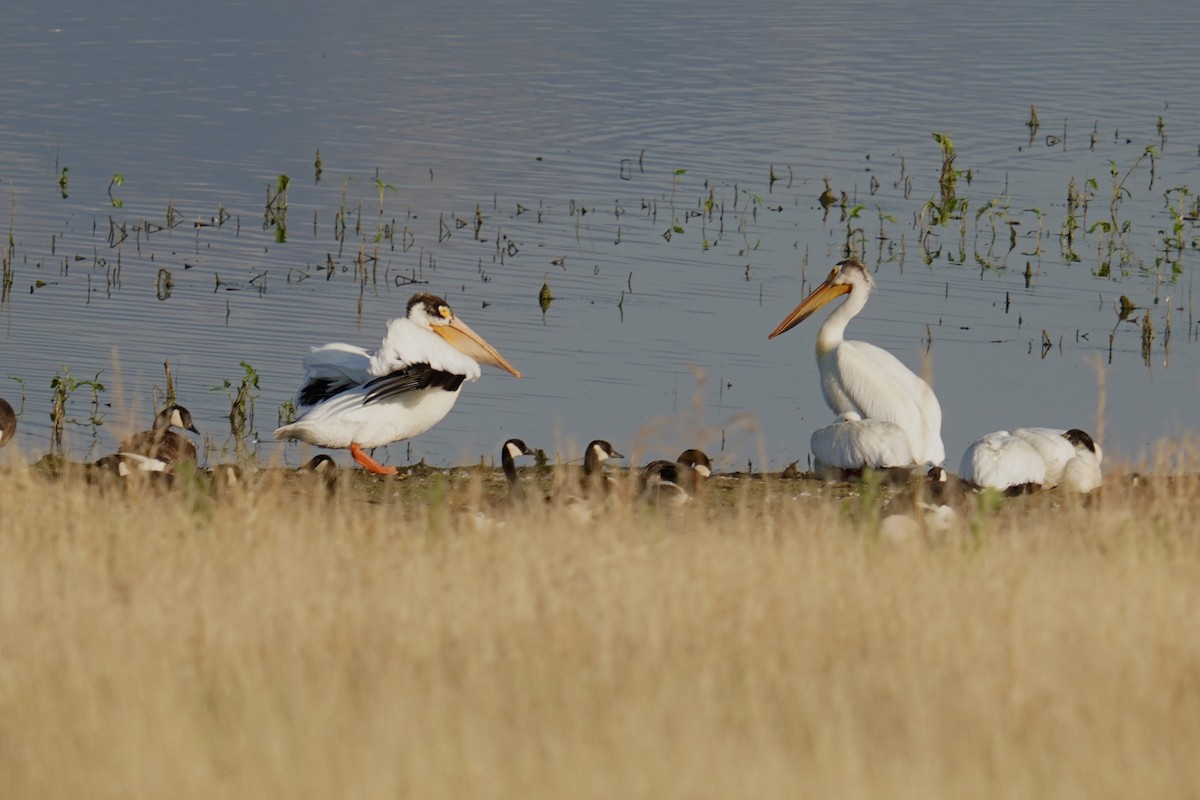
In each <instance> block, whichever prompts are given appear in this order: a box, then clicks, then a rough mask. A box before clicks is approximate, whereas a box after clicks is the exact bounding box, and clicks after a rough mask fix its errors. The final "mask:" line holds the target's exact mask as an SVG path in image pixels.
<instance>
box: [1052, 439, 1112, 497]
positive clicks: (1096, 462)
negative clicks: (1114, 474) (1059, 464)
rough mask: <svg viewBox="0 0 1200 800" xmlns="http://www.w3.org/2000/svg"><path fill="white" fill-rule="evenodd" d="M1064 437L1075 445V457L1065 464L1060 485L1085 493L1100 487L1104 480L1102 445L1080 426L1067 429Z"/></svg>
mask: <svg viewBox="0 0 1200 800" xmlns="http://www.w3.org/2000/svg"><path fill="white" fill-rule="evenodd" d="M1063 438H1064V439H1066V440H1067V441H1069V442H1071V444H1072V445H1073V446H1074V447H1075V457H1074V458H1072V459H1071V460H1070V461H1068V462H1067V463H1066V465H1065V466H1063V471H1062V478H1061V479H1060V481H1059V485H1060V486H1062V487H1063V488H1064V489H1070V490H1071V491H1073V492H1083V493H1084V494H1086V493H1088V492H1090V491H1092V490H1094V489H1098V488H1100V484H1101V482H1102V481H1103V475H1102V474H1101V472H1100V460H1101V459H1102V458H1103V457H1104V453H1103V451H1102V450H1101V449H1100V445H1098V444H1096V443H1095V442H1093V441H1092V437H1091V436H1089V435H1088V434H1087V433H1085V432H1084V431H1081V430H1080V429H1079V428H1071V429H1070V430H1069V431H1066V432H1065V433H1063Z"/></svg>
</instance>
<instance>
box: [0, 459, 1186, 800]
mask: <svg viewBox="0 0 1200 800" xmlns="http://www.w3.org/2000/svg"><path fill="white" fill-rule="evenodd" d="M2 480H3V491H0V527H2V532H0V797H4V798H47V799H50V798H80V797H88V798H131V797H173V798H187V797H203V798H213V797H286V798H330V797H354V798H385V797H386V798H397V797H414V798H440V797H447V798H451V797H452V798H462V797H514V798H537V797H571V798H605V800H609V799H611V798H632V797H646V798H650V797H653V798H663V797H689V798H705V797H714V798H718V797H719V798H731V797H758V798H763V797H822V798H881V797H912V798H922V799H927V798H931V797H1013V798H1017V797H1020V798H1027V797H1039V798H1060V797H1062V798H1065V797H1080V798H1089V800H1096V798H1128V797H1173V798H1175V797H1189V796H1194V793H1195V791H1196V787H1197V786H1200V758H1197V754H1198V753H1200V534H1198V533H1197V531H1196V520H1197V510H1198V507H1200V486H1198V485H1197V484H1196V483H1194V482H1189V481H1177V482H1173V483H1167V482H1165V481H1160V482H1145V481H1143V482H1142V484H1141V485H1139V486H1138V487H1137V488H1136V489H1129V488H1126V487H1125V486H1123V485H1122V484H1121V482H1120V481H1113V482H1112V485H1110V486H1107V487H1106V488H1105V489H1104V491H1103V493H1102V495H1101V496H1100V497H1098V498H1095V499H1094V500H1092V501H1091V502H1089V503H1083V502H1079V501H1076V500H1071V499H1069V498H1067V499H1064V498H1062V497H1058V496H1056V495H1053V494H1048V495H1044V496H1041V497H1036V498H1033V499H1030V500H1020V501H1013V502H1010V503H1008V504H1006V505H1005V506H1004V507H1003V508H1002V509H1000V510H999V511H996V512H993V513H989V514H982V515H978V516H972V517H971V518H970V519H968V521H967V523H966V524H965V525H964V529H963V530H961V531H957V532H954V533H952V534H950V535H946V536H932V537H930V538H928V539H917V540H913V541H909V542H906V543H903V544H894V543H890V542H888V541H885V540H882V539H881V538H880V537H879V536H878V535H877V534H876V530H875V528H876V523H875V522H874V520H875V519H876V518H877V514H876V512H875V510H874V506H873V505H871V504H868V503H865V502H863V501H862V500H861V499H860V498H857V497H854V496H850V497H848V498H845V499H836V498H834V497H833V496H831V495H827V494H825V493H824V492H823V491H821V489H820V487H817V488H816V489H814V487H812V485H810V484H806V483H803V482H798V481H777V482H774V483H771V484H767V485H763V484H761V483H760V482H756V481H750V480H743V481H742V482H741V483H739V484H733V483H732V482H731V483H729V484H725V485H726V486H727V487H728V486H734V487H735V488H725V489H722V488H721V486H722V484H719V483H718V484H717V485H716V486H714V487H713V491H712V494H713V496H712V497H711V498H710V502H709V503H708V504H707V508H701V507H696V508H685V509H681V510H680V511H679V513H658V512H654V511H649V510H645V509H638V510H636V511H630V510H627V509H625V510H622V509H620V508H617V509H615V510H611V511H610V512H609V513H607V514H605V515H602V517H601V518H600V519H599V520H598V521H597V522H595V523H593V524H590V525H584V524H580V523H578V522H574V521H572V519H573V517H571V515H570V514H569V513H568V512H567V511H565V510H563V509H561V508H553V507H552V508H549V509H542V508H540V507H539V508H537V509H536V510H535V511H533V512H528V513H524V514H520V515H518V516H515V517H513V518H511V519H509V520H508V521H507V524H506V525H504V527H502V528H497V527H492V528H491V529H489V530H484V531H481V530H479V529H478V528H477V526H476V525H475V524H474V520H475V517H474V515H473V514H470V513H461V512H460V511H459V510H458V508H457V507H456V504H457V503H459V501H460V499H461V498H462V497H474V496H476V495H478V494H479V492H478V491H472V487H471V486H468V487H465V488H464V487H462V486H458V485H453V486H450V487H449V488H445V487H442V486H436V487H434V489H432V490H428V487H426V488H427V491H425V492H424V493H412V494H411V495H410V497H409V499H408V500H407V502H406V503H401V502H398V501H397V500H396V499H395V498H394V497H393V496H391V495H389V494H386V493H385V494H384V495H383V496H382V497H374V498H373V501H372V502H368V501H366V500H364V498H363V494H362V493H361V492H357V491H342V492H339V493H338V494H337V495H335V496H333V497H332V498H325V496H324V494H323V492H321V491H318V490H317V489H316V488H315V487H307V488H306V487H297V486H294V485H284V484H281V483H279V482H277V481H276V482H272V481H266V482H265V483H264V484H263V485H260V486H258V487H255V488H254V489H252V490H251V491H250V492H249V493H247V494H235V495H234V496H231V497H228V498H223V499H220V500H218V501H216V502H213V501H210V500H209V499H208V498H207V497H206V496H202V495H197V494H196V493H194V492H191V491H183V490H178V489H177V490H175V491H173V492H171V493H168V494H165V495H158V494H144V493H136V492H134V493H130V492H123V491H114V490H112V489H111V488H109V489H103V488H101V487H95V486H90V485H88V484H86V483H84V482H82V481H77V480H70V479H64V480H57V481H48V480H45V479H43V478H40V477H38V476H37V475H36V474H35V473H34V472H32V471H28V470H16V471H13V472H8V473H5V474H3V478H2ZM401 483H403V482H401ZM476 488H477V487H476ZM806 492H808V493H810V494H813V496H804V495H805V493H806Z"/></svg>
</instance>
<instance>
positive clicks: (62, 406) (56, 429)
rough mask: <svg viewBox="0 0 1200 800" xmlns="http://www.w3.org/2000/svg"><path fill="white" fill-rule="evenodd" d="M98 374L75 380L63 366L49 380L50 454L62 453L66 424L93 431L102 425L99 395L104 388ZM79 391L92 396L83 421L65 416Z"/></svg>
mask: <svg viewBox="0 0 1200 800" xmlns="http://www.w3.org/2000/svg"><path fill="white" fill-rule="evenodd" d="M100 374H101V373H100V372H97V373H96V375H95V377H93V378H92V379H90V380H87V379H82V378H76V377H75V376H74V375H72V374H71V369H70V367H67V366H65V365H64V366H62V367H61V368H60V369H59V370H58V371H57V372H56V373H55V374H54V377H53V378H51V379H50V392H51V397H50V452H52V453H59V454H61V453H62V452H63V433H64V431H65V428H66V426H67V424H71V425H87V426H90V427H91V428H92V430H93V431H94V430H95V429H96V428H98V427H100V426H101V425H103V424H104V420H103V418H102V417H101V415H100V395H101V394H102V393H103V392H104V391H105V388H104V384H102V383H101V382H100ZM80 389H89V390H91V394H92V397H91V404H90V407H89V410H88V418H87V419H86V420H83V421H80V420H77V419H73V418H70V417H68V416H67V405H68V404H69V403H70V402H71V398H72V397H73V396H74V394H75V393H76V392H77V391H79V390H80Z"/></svg>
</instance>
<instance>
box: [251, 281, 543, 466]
mask: <svg viewBox="0 0 1200 800" xmlns="http://www.w3.org/2000/svg"><path fill="white" fill-rule="evenodd" d="M480 364H487V365H488V366H492V367H499V368H500V369H504V370H507V371H508V372H510V373H512V374H513V375H514V376H516V377H518V378H519V377H521V373H519V372H517V370H516V369H514V368H513V366H512V365H511V364H509V363H508V362H507V361H506V360H505V359H504V357H503V356H502V355H500V353H498V352H497V351H496V349H495V348H493V347H492V346H491V345H490V344H488V343H487V342H485V341H484V340H483V339H482V338H481V337H480V336H479V335H478V334H476V333H475V332H474V331H472V330H471V329H470V328H469V327H468V326H467V325H466V323H464V322H463V321H462V320H460V319H458V318H457V317H455V316H454V312H453V311H451V310H450V306H449V305H447V303H446V301H445V300H443V299H442V298H440V297H437V296H435V295H432V294H429V293H427V292H419V293H417V294H415V295H413V296H412V299H410V300H409V301H408V315H407V317H404V318H400V319H393V320H392V321H390V322H389V323H388V329H387V335H386V336H385V337H384V339H383V343H382V344H380V346H379V349H378V350H376V351H374V352H370V351H368V350H365V349H363V348H361V347H356V346H354V345H350V344H341V343H336V344H327V345H323V346H321V347H315V348H313V350H312V352H310V353H309V354H308V355H306V356H305V357H304V383H303V385H302V386H301V387H300V391H299V393H298V394H297V395H296V406H297V408H300V409H305V411H304V413H303V414H301V416H300V418H299V419H297V420H296V421H295V422H292V423H290V424H288V425H283V426H281V427H279V428H276V430H275V438H276V439H300V440H301V441H305V442H308V443H310V444H315V445H317V446H319V447H333V448H349V449H350V455H352V456H353V457H354V460H355V461H357V462H358V463H359V464H361V465H362V466H363V467H365V468H366V469H368V470H370V471H371V472H375V473H378V474H380V475H392V474H395V472H396V468H395V467H384V466H381V465H380V464H379V463H377V462H376V461H375V459H373V458H371V457H370V456H369V455H367V454H366V453H365V452H364V450H369V449H371V448H374V447H381V446H383V445H385V444H390V443H392V442H397V441H400V440H402V439H411V438H412V437H414V436H418V435H420V434H422V433H424V432H425V431H427V430H429V429H430V428H432V427H433V426H434V425H436V424H437V423H438V422H440V421H441V419H442V417H444V416H446V414H447V413H448V412H449V411H450V409H451V408H452V407H453V406H454V401H455V400H457V399H458V393H459V390H460V389H461V388H462V384H463V382H464V381H474V380H477V379H478V378H479V374H480V369H479V365H480Z"/></svg>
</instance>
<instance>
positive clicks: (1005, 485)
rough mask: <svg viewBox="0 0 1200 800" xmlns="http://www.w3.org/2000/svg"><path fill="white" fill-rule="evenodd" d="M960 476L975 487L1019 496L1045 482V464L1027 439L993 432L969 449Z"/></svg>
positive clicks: (972, 443)
mask: <svg viewBox="0 0 1200 800" xmlns="http://www.w3.org/2000/svg"><path fill="white" fill-rule="evenodd" d="M958 474H959V477H960V478H962V480H964V481H966V482H967V483H969V484H972V485H973V486H977V487H979V488H984V489H996V490H998V491H1002V492H1007V493H1010V494H1016V493H1019V492H1022V491H1027V490H1030V489H1034V488H1038V487H1041V486H1042V485H1043V484H1044V483H1045V482H1046V462H1045V460H1043V459H1042V456H1041V454H1040V453H1038V451H1037V449H1036V448H1035V447H1034V446H1033V445H1032V444H1030V443H1029V442H1027V441H1025V440H1024V439H1022V438H1020V437H1018V436H1013V435H1012V434H1011V433H1009V432H1008V431H993V432H992V433H989V434H987V435H986V436H982V437H980V438H978V439H976V440H975V441H973V442H971V444H969V445H968V446H967V450H966V452H964V453H963V457H962V463H961V464H960V465H959V468H958Z"/></svg>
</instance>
